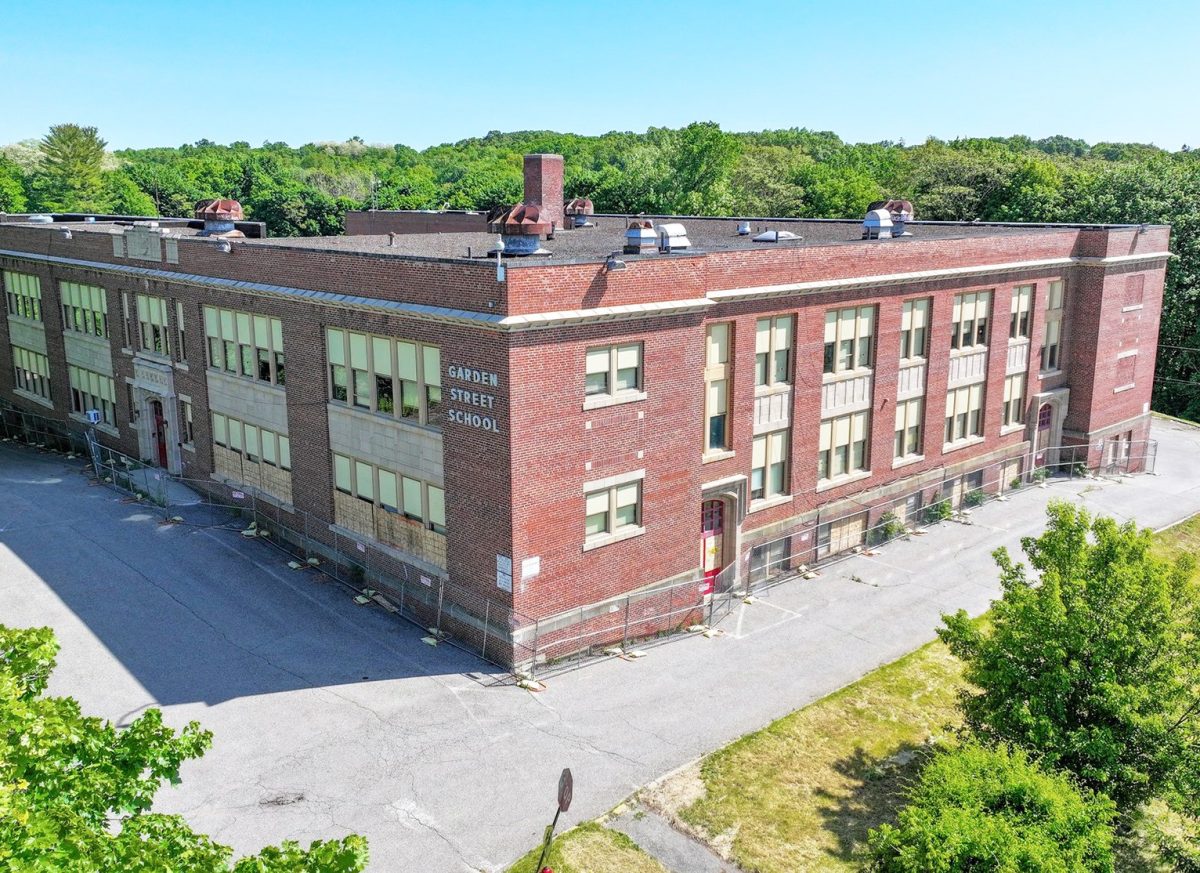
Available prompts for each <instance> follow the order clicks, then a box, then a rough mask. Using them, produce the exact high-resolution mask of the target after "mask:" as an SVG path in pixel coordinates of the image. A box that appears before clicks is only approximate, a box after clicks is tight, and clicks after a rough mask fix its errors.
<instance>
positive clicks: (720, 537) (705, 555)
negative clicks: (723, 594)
mask: <svg viewBox="0 0 1200 873" xmlns="http://www.w3.org/2000/svg"><path fill="white" fill-rule="evenodd" d="M724 546H725V501H724V500H706V501H704V503H703V505H702V506H701V508H700V549H701V555H702V558H701V565H700V567H701V570H703V572H704V582H703V583H702V584H701V586H700V593H701V594H712V593H713V588H714V587H715V586H716V579H717V574H718V573H720V572H721V568H722V567H723V566H724V563H723V562H724V554H723V553H724V550H725V549H724Z"/></svg>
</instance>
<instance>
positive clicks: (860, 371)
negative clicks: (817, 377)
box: [821, 367, 875, 385]
mask: <svg viewBox="0 0 1200 873" xmlns="http://www.w3.org/2000/svg"><path fill="white" fill-rule="evenodd" d="M874 372H875V368H874V367H857V368H855V369H853V370H841V371H839V372H837V373H822V374H821V384H822V385H828V384H830V383H831V382H841V381H843V380H846V379H856V378H858V377H860V376H870V375H872V374H874Z"/></svg>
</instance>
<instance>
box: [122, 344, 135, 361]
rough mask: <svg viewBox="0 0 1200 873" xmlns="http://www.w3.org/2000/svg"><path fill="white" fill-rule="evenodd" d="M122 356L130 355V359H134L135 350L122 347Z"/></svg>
mask: <svg viewBox="0 0 1200 873" xmlns="http://www.w3.org/2000/svg"><path fill="white" fill-rule="evenodd" d="M121 354H123V355H129V357H131V358H132V357H133V349H131V348H129V346H122V347H121Z"/></svg>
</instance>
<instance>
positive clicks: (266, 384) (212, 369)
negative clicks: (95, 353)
mask: <svg viewBox="0 0 1200 873" xmlns="http://www.w3.org/2000/svg"><path fill="white" fill-rule="evenodd" d="M121 351H123V352H125V351H128V349H121ZM138 354H141V352H139V353H138ZM146 355H147V356H148V357H149V356H153V357H155V358H157V357H158V356H157V355H154V353H153V352H147V353H146ZM163 360H164V361H167V362H168V363H169V362H170V359H169V358H163ZM205 370H206V371H207V372H209V373H216V374H217V375H218V376H224V377H225V378H226V379H237V380H238V381H240V382H253V383H254V384H255V385H261V386H262V387H263V388H271V389H274V390H275V391H279V392H280V393H286V391H287V389H286V387H285V386H284V385H280V384H278V383H276V382H266V381H264V380H262V379H259V378H256V377H254V376H243V375H242V374H241V373H231V372H229V371H228V370H222V369H220V368H219V367H205Z"/></svg>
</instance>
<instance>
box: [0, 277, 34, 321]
mask: <svg viewBox="0 0 1200 873" xmlns="http://www.w3.org/2000/svg"><path fill="white" fill-rule="evenodd" d="M4 291H5V294H6V296H7V299H8V314H9V315H16V316H19V317H21V318H28V319H31V320H32V321H41V320H42V283H41V281H40V280H39V279H38V277H37V276H32V275H30V274H29V273H13V272H11V271H9V270H5V271H4Z"/></svg>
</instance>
